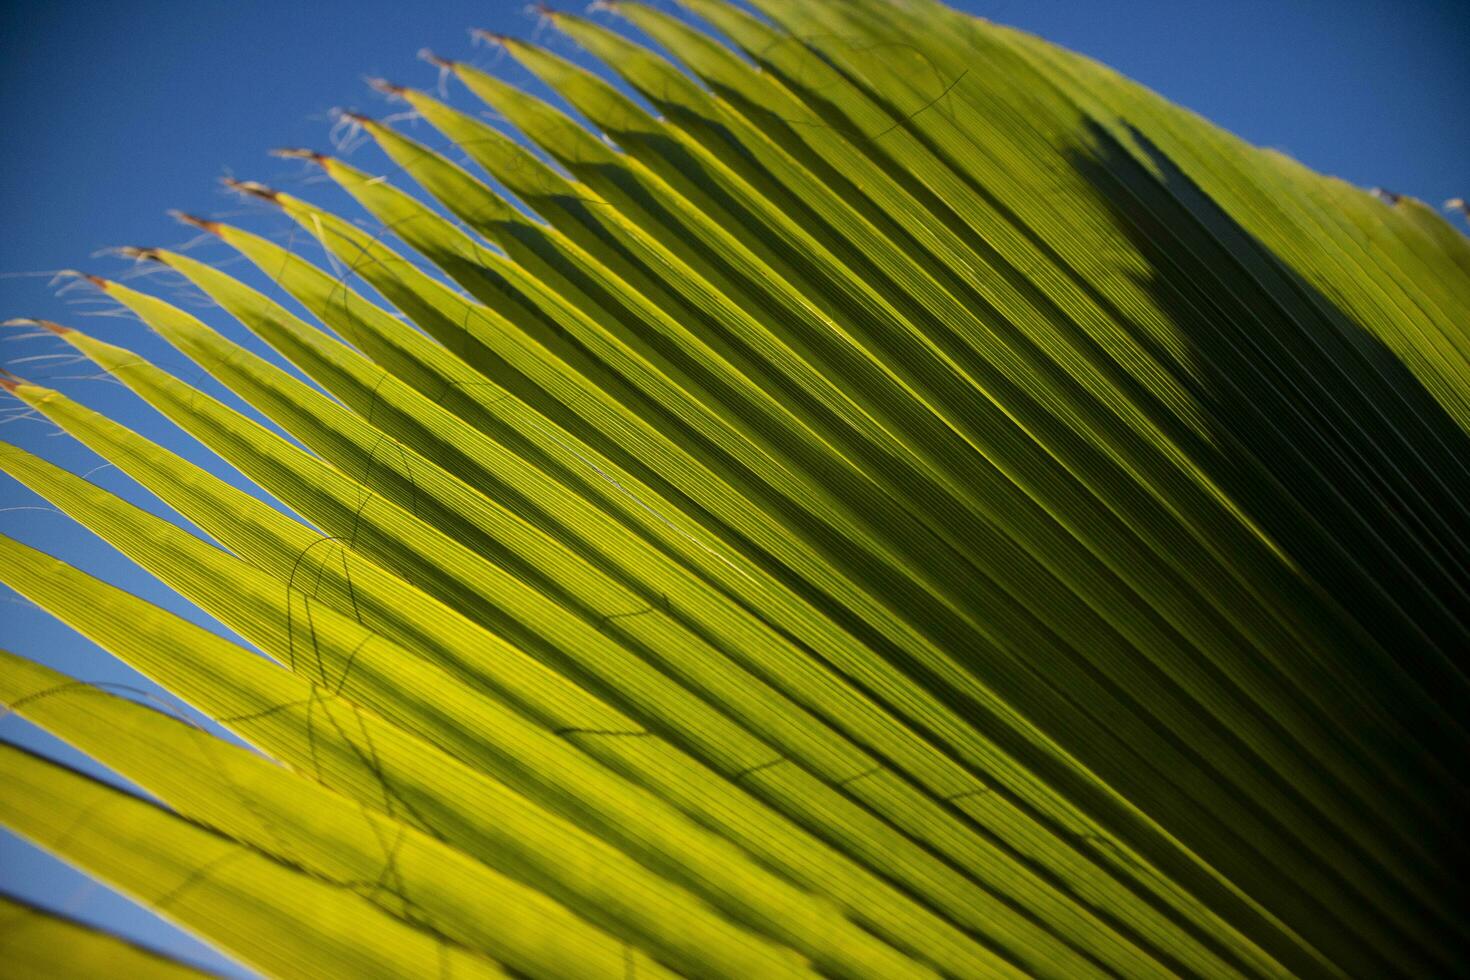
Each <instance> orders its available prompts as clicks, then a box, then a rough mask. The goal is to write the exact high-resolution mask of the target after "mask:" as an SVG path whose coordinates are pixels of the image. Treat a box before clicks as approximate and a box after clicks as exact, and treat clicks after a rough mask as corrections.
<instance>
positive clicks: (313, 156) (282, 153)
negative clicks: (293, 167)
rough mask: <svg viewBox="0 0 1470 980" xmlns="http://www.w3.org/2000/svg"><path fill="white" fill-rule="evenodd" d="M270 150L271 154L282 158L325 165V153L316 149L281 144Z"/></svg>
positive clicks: (320, 165)
mask: <svg viewBox="0 0 1470 980" xmlns="http://www.w3.org/2000/svg"><path fill="white" fill-rule="evenodd" d="M270 152H271V156H273V157H280V158H282V159H284V160H310V161H311V162H312V163H314V164H316V165H317V166H319V167H325V166H326V165H327V156H326V154H324V153H318V152H317V151H316V150H308V149H304V148H302V147H295V146H283V147H279V148H277V149H274V150H271V151H270Z"/></svg>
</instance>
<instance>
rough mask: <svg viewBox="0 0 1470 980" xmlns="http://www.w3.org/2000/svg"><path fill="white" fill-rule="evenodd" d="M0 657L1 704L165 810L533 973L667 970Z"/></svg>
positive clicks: (367, 811) (142, 712) (242, 756)
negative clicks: (148, 795)
mask: <svg viewBox="0 0 1470 980" xmlns="http://www.w3.org/2000/svg"><path fill="white" fill-rule="evenodd" d="M0 664H3V666H4V672H3V674H0V700H3V701H4V703H5V704H6V705H7V706H8V708H9V709H10V710H11V711H15V712H17V713H18V714H20V715H21V716H22V717H24V718H26V719H27V720H29V721H31V722H34V723H35V724H37V725H39V726H41V727H42V728H45V729H46V730H47V731H50V732H51V733H52V734H54V735H56V736H58V737H59V738H62V739H64V740H65V741H66V742H68V743H70V744H71V745H73V746H75V747H76V748H78V749H80V750H81V751H83V752H86V753H87V754H88V755H89V756H91V757H92V758H94V759H96V760H97V761H98V762H100V763H102V764H103V765H105V766H108V767H109V768H111V769H113V770H114V771H116V772H117V773H118V774H119V775H122V776H123V777H125V778H127V779H129V780H131V781H132V782H134V783H136V784H138V785H139V786H142V787H143V788H144V789H146V790H148V791H149V792H150V793H152V794H154V795H155V796H157V797H158V798H159V799H161V800H162V801H163V802H164V803H165V804H167V805H168V806H169V807H171V808H172V809H173V810H174V811H175V812H176V813H177V814H179V816H181V817H183V818H185V819H188V820H190V821H193V822H194V823H196V824H201V825H203V826H206V827H208V828H210V829H212V830H214V831H216V832H217V833H220V834H223V835H225V836H228V837H230V838H233V839H234V840H236V841H239V842H240V843H241V844H243V845H245V846H248V847H250V848H252V849H253V850H255V851H256V852H258V853H260V854H263V855H266V856H269V857H272V858H274V859H275V860H277V861H280V862H284V863H288V864H290V865H291V866H293V867H296V868H299V869H301V870H302V872H304V873H306V874H309V875H311V876H312V877H313V878H314V879H315V880H319V881H322V882H326V883H329V884H332V885H335V886H336V887H338V888H341V889H342V890H343V892H344V893H346V894H356V895H358V896H360V897H361V898H364V899H366V900H367V901H369V902H372V903H373V904H374V905H376V906H378V907H380V908H381V909H383V910H384V911H385V912H387V913H389V914H390V915H393V916H395V917H397V918H399V919H402V920H404V921H406V922H407V923H409V924H410V925H414V926H418V927H428V928H430V929H432V930H433V931H434V932H436V933H439V934H441V935H443V936H446V937H448V938H449V939H450V940H452V941H453V942H455V943H457V944H459V945H462V946H466V947H469V948H472V949H478V950H482V951H484V952H485V953H487V954H489V955H490V956H492V957H493V958H494V959H496V960H497V961H498V962H501V963H503V964H505V965H506V966H508V967H510V968H512V969H516V970H520V971H524V972H528V973H533V974H535V975H537V976H557V977H569V978H570V977H583V976H605V977H623V976H625V975H626V972H627V971H628V970H629V969H635V970H636V971H637V972H638V973H639V974H640V975H645V976H654V977H657V976H668V975H669V974H668V972H667V971H665V970H663V969H662V968H661V967H660V966H659V965H658V964H656V963H653V962H650V961H648V960H647V958H646V957H645V956H644V955H643V954H642V953H641V952H639V951H636V950H631V949H628V948H626V945H625V944H624V943H623V942H621V941H619V940H617V939H615V938H614V937H612V936H609V935H607V934H605V933H603V932H601V931H600V930H598V929H596V928H594V927H592V926H590V925H588V924H587V923H586V922H584V921H582V920H581V919H578V918H577V917H576V916H574V915H572V914H571V913H570V912H568V911H567V910H566V909H565V908H563V907H561V906H560V905H558V904H557V903H555V902H553V901H551V900H550V899H548V898H546V896H545V895H543V894H541V893H540V892H537V891H535V890H534V889H532V888H528V887H527V886H525V885H523V884H521V883H520V882H517V881H515V880H514V879H511V878H509V877H506V876H504V875H501V874H498V873H496V872H494V871H492V870H491V869H489V868H487V867H485V866H484V865H483V864H480V863H479V862H477V861H474V860H473V859H471V858H469V857H468V856H466V855H465V854H463V853H462V852H460V851H457V850H455V849H453V848H451V847H448V846H447V845H445V844H443V843H441V842H440V841H438V840H436V839H435V838H434V837H431V836H429V835H428V834H426V833H425V832H424V831H423V830H421V829H419V828H417V827H414V826H412V825H410V824H407V823H404V822H402V821H400V820H395V819H393V818H392V817H390V816H388V815H386V814H384V813H382V812H381V811H379V810H376V809H372V808H370V807H367V806H363V805H362V804H361V803H357V802H354V801H352V800H350V799H348V798H347V797H344V796H339V795H337V794H336V793H333V792H331V791H330V790H327V789H325V788H324V787H322V786H320V785H319V784H317V783H315V782H312V781H311V780H310V779H309V778H307V776H305V775H304V774H300V773H293V772H291V771H290V770H288V769H285V768H283V767H281V766H278V765H276V764H274V763H272V762H270V761H268V760H266V759H264V758H262V757H261V756H260V755H258V754H256V753H254V752H251V751H250V750H248V749H244V748H240V747H238V746H234V745H230V744H228V743H226V742H223V741H221V740H218V739H216V738H214V737H213V736H211V735H208V734H206V733H205V732H202V731H200V730H198V729H196V728H194V727H192V726H190V725H188V724H186V723H185V722H182V721H177V720H175V719H173V718H170V717H168V716H166V715H164V714H162V713H160V712H159V711H157V710H155V709H153V708H149V707H145V706H143V705H140V704H137V703H135V702H133V701H129V700H126V699H125V698H122V697H118V696H114V695H112V694H109V693H107V692H106V691H104V690H99V689H98V688H95V687H92V686H90V685H88V684H86V683H84V682H82V681H76V680H73V679H71V678H69V677H67V676H65V675H64V674H59V673H56V672H55V671H52V670H48V669H47V668H45V667H42V666H40V665H39V664H33V663H31V662H29V661H27V660H24V659H21V658H19V657H16V656H14V655H12V654H8V653H4V652H0ZM487 913H488V914H487ZM7 934H8V930H7ZM0 949H5V946H3V945H0ZM630 962H631V963H632V965H630Z"/></svg>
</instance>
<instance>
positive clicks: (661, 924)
mask: <svg viewBox="0 0 1470 980" xmlns="http://www.w3.org/2000/svg"><path fill="white" fill-rule="evenodd" d="M0 555H3V557H4V559H5V563H4V568H3V570H0V581H4V582H5V583H6V584H7V585H10V586H11V587H12V588H15V589H16V590H17V591H19V592H21V594H23V595H25V596H27V597H28V598H30V599H31V600H32V601H34V602H36V603H37V604H38V605H40V606H42V607H43V608H45V609H47V610H48V611H50V612H52V613H54V614H55V615H57V616H58V617H60V618H62V619H63V620H65V621H66V622H68V623H71V624H73V625H75V626H79V627H81V628H83V629H85V630H86V631H87V634H88V635H89V636H90V637H91V638H92V639H94V640H96V641H97V642H98V643H99V644H100V645H102V646H104V647H106V648H107V649H108V650H110V651H111V652H113V653H115V654H117V655H118V656H119V657H120V658H121V659H123V660H125V661H126V662H127V663H129V664H130V665H131V666H133V667H135V668H137V669H138V670H139V671H140V672H141V673H144V674H145V675H147V676H149V677H151V678H153V679H155V680H157V681H159V682H160V683H161V684H163V685H164V686H165V687H167V688H168V689H169V690H171V691H174V692H175V693H177V694H178V695H179V696H180V697H182V698H184V699H185V700H186V701H189V702H190V703H192V704H194V705H195V706H196V707H199V708H200V709H201V710H204V711H207V712H208V713H209V714H210V715H211V716H212V717H214V718H215V719H216V720H218V721H219V722H220V723H221V724H224V725H226V726H228V727H230V728H231V729H233V730H234V731H236V732H237V733H238V734H240V735H241V736H242V737H243V738H245V739H246V740H247V741H249V742H251V743H253V744H255V745H257V746H258V747H259V748H261V749H262V750H264V751H266V752H269V753H270V754H271V755H272V756H273V757H275V758H278V759H281V760H283V761H286V762H288V763H290V764H291V765H292V766H293V767H295V768H296V769H297V770H299V771H303V772H309V773H311V774H312V775H313V776H315V777H316V778H317V779H319V780H321V781H322V782H324V783H326V784H327V785H328V786H331V787H333V788H335V789H338V790H339V791H341V792H343V793H345V794H347V795H350V796H353V797H354V798H356V799H358V800H360V801H362V802H363V803H365V804H367V805H370V806H373V807H375V808H377V809H381V810H383V811H384V812H386V813H388V814H389V815H390V816H395V817H397V818H398V819H401V820H405V821H408V822H410V823H412V824H415V825H417V826H419V827H420V828H421V829H423V830H425V831H426V832H429V833H431V834H434V835H436V836H439V837H440V838H442V839H444V840H445V841H447V842H448V843H450V844H452V845H454V846H457V847H459V848H460V849H461V850H464V851H466V852H467V853H469V854H470V855H471V856H473V857H476V858H478V859H480V860H481V861H485V862H487V863H489V864H490V865H492V866H493V867H496V868H499V869H500V870H502V871H505V872H506V873H508V874H511V875H512V876H514V877H517V878H518V879H520V880H522V881H525V882H527V883H530V884H533V885H534V887H536V888H538V889H540V890H543V891H545V892H547V893H548V894H549V895H551V896H552V897H553V898H558V899H560V900H562V901H564V902H566V903H567V904H568V905H569V906H571V907H573V908H574V909H576V910H577V911H578V912H580V913H582V914H583V915H584V916H586V917H587V918H589V919H591V920H593V921H595V922H597V923H598V924H615V925H614V926H613V928H615V929H616V930H618V931H622V932H629V931H631V932H636V933H641V936H640V945H645V946H646V947H647V948H649V949H654V950H656V952H657V955H658V956H659V957H660V958H667V959H668V960H669V961H670V963H671V965H673V966H675V967H676V968H681V967H682V969H681V972H683V970H687V969H688V964H696V963H697V964H701V968H703V969H712V970H715V971H716V972H719V973H721V974H722V975H729V976H748V975H750V971H757V972H759V973H761V974H763V975H764V974H765V973H766V972H767V971H769V972H770V973H771V974H772V975H796V974H800V973H801V972H802V969H801V965H802V962H803V961H802V960H801V958H800V957H798V956H797V955H796V954H794V953H792V952H791V951H790V950H788V949H785V948H783V947H779V946H776V945H775V944H772V943H768V942H766V941H764V940H762V939H760V938H758V937H756V936H754V935H752V934H751V933H749V932H746V931H744V930H741V929H739V928H737V927H736V926H734V925H733V924H731V923H730V922H728V921H727V920H725V919H723V918H721V917H719V916H717V915H715V914H714V913H713V910H712V909H710V908H709V906H707V905H705V904H704V903H703V902H701V901H699V900H698V899H697V898H696V897H695V896H693V895H691V894H689V893H688V892H687V891H684V890H683V889H680V888H678V887H677V886H674V885H673V884H672V883H670V882H668V881H666V880H664V879H662V878H659V877H657V876H655V875H653V874H652V873H650V872H649V871H647V870H646V869H644V868H643V867H642V866H641V865H638V864H637V863H636V862H634V861H632V860H631V859H629V858H627V857H626V856H625V855H624V854H623V853H622V852H621V851H618V850H617V849H615V848H612V847H610V846H608V845H606V844H604V843H603V842H602V841H600V840H598V839H597V838H595V837H593V836H592V835H589V834H585V833H582V832H580V831H579V830H578V829H577V828H576V827H575V826H574V825H572V824H570V823H568V822H567V821H565V820H563V819H561V818H559V817H557V816H556V815H554V814H553V813H551V812H549V811H547V810H545V809H543V808H541V807H538V806H536V805H535V804H533V803H531V802H530V801H529V800H527V799H526V798H525V797H523V796H521V795H520V794H518V793H515V792H514V791H513V790H511V789H509V788H508V787H506V786H504V785H503V784H501V783H498V782H496V781H494V780H492V779H490V778H488V777H487V776H485V775H483V774H482V773H480V772H478V771H477V770H474V769H471V768H470V767H468V766H467V765H465V764H464V763H462V762H460V761H458V760H456V759H454V758H453V757H452V756H450V755H448V754H446V753H444V752H443V751H442V750H440V749H438V748H437V747H436V746H434V745H433V744H432V743H430V742H427V741H424V740H423V739H422V738H419V737H418V736H415V735H412V734H410V733H408V732H406V731H404V730H403V729H401V728H399V727H397V726H396V725H393V724H392V723H391V722H388V721H385V720H383V719H381V718H380V717H378V716H377V715H376V714H373V713H372V712H370V711H368V710H367V709H364V708H362V707H360V706H358V705H357V704H356V703H354V702H352V701H350V700H348V699H347V698H345V697H344V696H343V695H342V694H341V693H340V692H339V691H338V690H337V689H336V687H335V684H332V685H326V684H320V685H319V684H315V683H313V682H311V681H310V680H307V679H306V678H304V677H301V676H299V675H296V674H293V673H291V672H289V671H287V670H284V669H282V668H281V667H279V666H277V665H274V664H272V663H270V662H269V661H267V660H265V659H263V658H261V657H259V656H258V655H256V654H254V653H252V652H250V651H248V650H246V649H244V648H243V647H238V646H236V645H234V644H232V643H229V642H227V641H224V640H222V639H220V638H218V637H216V636H214V635H213V634H211V633H209V632H208V631H206V630H204V629H201V628H199V627H196V626H194V625H192V624H190V623H187V622H185V621H184V620H181V619H178V618H177V617H175V616H172V615H171V614H169V613H166V612H164V611H163V610H160V609H157V608H156V607H153V606H150V605H149V604H148V603H146V602H143V601H142V600H139V599H137V598H135V597H133V596H131V595H128V594H127V593H124V592H122V591H121V590H118V589H115V588H113V587H111V586H108V585H106V584H105V583H103V582H100V581H98V580H96V579H93V578H91V577H89V576H87V575H84V574H82V573H80V572H78V571H76V570H75V569H72V568H71V567H70V566H67V565H65V564H64V563H62V562H59V561H57V560H56V559H54V558H51V557H50V556H47V555H45V554H42V553H41V552H37V551H35V550H34V549H30V548H27V547H25V546H24V545H21V544H20V543H18V542H15V541H13V540H12V539H10V538H4V537H0ZM94 610H106V611H108V613H109V618H108V619H107V620H105V621H95V622H94V621H92V620H90V619H89V618H88V617H89V616H90V615H91V613H92V611H94ZM225 677H228V678H229V679H228V681H226V680H224V678H225ZM334 680H335V678H334ZM639 923H641V925H640V924H639ZM671 925H674V926H675V928H670V926H671ZM665 929H669V932H668V933H667V934H665V932H664V931H663V930H665Z"/></svg>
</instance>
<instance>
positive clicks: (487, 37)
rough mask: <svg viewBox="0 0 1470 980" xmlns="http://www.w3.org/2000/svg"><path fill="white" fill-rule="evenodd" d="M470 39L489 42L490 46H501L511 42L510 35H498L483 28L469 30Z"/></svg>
mask: <svg viewBox="0 0 1470 980" xmlns="http://www.w3.org/2000/svg"><path fill="white" fill-rule="evenodd" d="M470 37H472V38H475V39H476V40H479V41H486V42H489V43H490V44H501V45H505V44H509V43H510V41H511V38H510V35H508V34H499V33H497V32H495V31H487V30H486V29H485V28H483V27H476V28H472V29H471V30H470Z"/></svg>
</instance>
